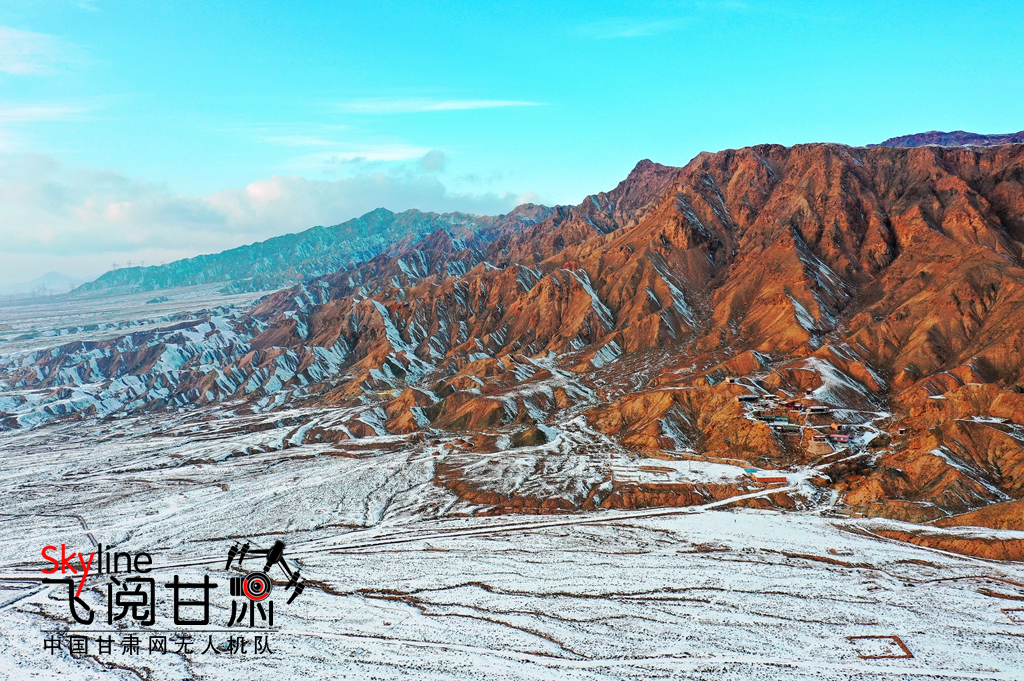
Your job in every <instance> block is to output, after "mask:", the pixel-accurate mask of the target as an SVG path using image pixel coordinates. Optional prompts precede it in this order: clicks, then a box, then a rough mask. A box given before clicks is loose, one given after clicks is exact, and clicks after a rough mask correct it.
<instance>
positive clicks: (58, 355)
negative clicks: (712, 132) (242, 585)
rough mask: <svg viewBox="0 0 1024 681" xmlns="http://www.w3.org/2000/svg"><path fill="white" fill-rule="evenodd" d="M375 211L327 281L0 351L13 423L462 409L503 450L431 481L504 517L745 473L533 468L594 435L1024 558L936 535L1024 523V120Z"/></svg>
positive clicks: (431, 420)
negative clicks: (1018, 130)
mask: <svg viewBox="0 0 1024 681" xmlns="http://www.w3.org/2000/svg"><path fill="white" fill-rule="evenodd" d="M403 216H404V217H403ZM375 219H378V220H380V222H379V224H381V225H391V226H394V225H396V224H398V223H399V221H403V220H404V221H405V222H403V223H402V224H405V225H416V226H415V229H416V230H418V231H417V233H416V235H415V236H413V235H411V234H410V235H409V236H406V237H405V238H403V239H401V240H399V241H397V242H394V243H390V244H388V243H386V241H387V240H386V239H385V238H383V237H381V239H380V241H379V242H377V244H376V245H373V246H366V247H365V248H367V249H368V250H367V251H361V253H365V255H366V256H367V258H366V259H365V261H362V262H356V258H355V257H354V256H351V255H350V256H349V258H350V259H351V260H352V262H351V264H349V265H342V266H341V267H340V269H336V270H334V271H326V270H328V269H330V268H331V267H334V265H333V264H328V263H323V264H317V258H316V256H315V252H316V251H315V249H316V248H318V246H311V247H310V249H311V250H310V251H309V258H308V260H309V265H308V268H309V269H308V270H302V271H301V274H302V277H307V276H308V277H310V278H308V279H306V280H304V281H302V282H301V283H298V284H296V285H295V286H291V287H288V288H284V289H282V290H279V291H277V292H274V293H271V294H269V295H267V296H265V297H263V298H262V299H260V301H258V302H257V303H256V304H255V305H253V306H252V307H251V308H249V309H246V310H242V311H239V312H237V313H235V312H232V313H229V312H226V311H223V310H222V311H211V312H209V313H208V314H205V315H202V316H200V317H198V318H195V319H190V320H186V321H183V322H180V323H177V324H174V325H172V326H168V327H165V328H161V329H157V330H147V331H140V332H137V333H133V334H128V335H124V336H119V337H116V338H111V339H109V340H103V341H94V342H76V343H70V344H66V345H63V346H58V347H57V348H54V349H46V350H38V351H34V352H30V353H25V354H22V355H19V356H17V357H8V358H4V359H3V360H2V363H0V392H2V393H3V397H2V399H0V410H2V413H0V419H2V421H3V424H4V426H5V427H7V428H19V427H30V426H34V425H38V424H41V423H45V422H48V421H51V420H53V419H66V418H114V417H117V416H119V415H124V414H130V413H136V412H142V411H150V412H159V411H161V410H166V409H172V408H174V409H177V408H207V407H212V406H214V405H233V407H232V408H236V409H243V410H254V411H268V410H269V411H273V410H275V409H285V408H293V407H299V406H304V405H305V406H310V405H313V406H317V407H332V408H337V409H339V410H343V411H339V412H338V413H339V414H341V413H344V414H346V416H345V417H344V418H341V417H339V420H338V421H337V422H336V423H333V424H331V425H330V426H326V425H318V426H316V427H312V426H309V425H307V426H303V427H301V428H299V429H298V430H297V431H296V432H297V434H296V436H295V437H296V438H297V439H298V440H299V441H307V442H329V441H336V442H342V441H349V440H354V439H360V438H366V437H375V436H382V435H388V434H391V435H403V434H404V435H408V436H409V437H411V438H430V437H432V435H431V434H432V433H438V432H446V433H458V434H462V435H463V436H464V437H463V438H462V440H460V443H461V444H460V445H459V447H461V448H462V449H464V450H465V452H466V453H467V457H468V454H469V453H470V452H472V453H474V454H475V455H479V454H480V453H484V454H485V455H486V456H487V457H488V458H486V459H484V460H480V459H479V458H466V459H465V462H464V463H463V464H456V463H450V462H449V463H445V464H444V465H443V466H442V465H440V464H439V465H438V469H437V472H436V479H437V482H438V484H440V485H442V486H444V487H445V488H446V489H448V490H449V491H451V492H453V493H455V494H457V495H459V496H460V497H463V498H465V499H471V500H474V501H475V502H477V503H480V504H485V505H488V507H490V508H491V509H492V511H493V512H510V511H515V512H535V513H543V512H559V511H562V512H564V511H568V510H573V509H580V508H595V507H605V508H617V507H641V506H673V505H690V504H694V503H702V502H705V501H707V500H709V499H717V498H723V497H726V496H731V495H734V494H736V493H737V490H738V488H737V485H736V484H735V483H729V484H709V483H690V482H672V483H670V484H669V483H657V484H655V483H651V482H645V481H639V480H634V479H620V478H616V475H615V473H614V470H609V471H607V474H606V475H604V474H602V475H603V478H602V479H601V481H600V482H599V483H595V484H586V485H582V484H581V485H577V486H572V485H569V486H566V485H563V486H561V487H560V488H559V489H558V491H554V492H553V491H551V489H552V488H551V487H550V486H545V485H543V484H540V483H539V482H536V481H537V480H541V481H543V480H549V479H554V478H559V477H561V478H567V477H572V475H573V473H572V471H573V466H577V465H580V462H581V461H584V460H585V458H586V457H585V456H584V454H585V453H586V452H587V451H589V450H590V449H591V448H594V447H606V448H617V449H616V451H621V452H623V453H624V454H623V455H624V456H625V455H630V456H632V455H642V456H645V457H649V458H653V459H664V460H681V459H687V458H689V459H694V460H701V461H705V462H733V464H734V465H735V462H741V463H740V465H743V466H746V467H748V468H749V469H750V470H751V471H752V472H753V474H754V475H755V479H757V477H756V476H757V475H758V474H757V471H765V470H768V471H771V470H776V471H781V473H778V475H780V476H784V475H785V474H786V473H785V472H786V471H789V472H790V474H796V473H795V472H800V473H799V474H800V475H804V476H805V478H806V479H807V480H808V481H809V485H810V486H809V487H808V489H809V490H811V491H808V492H804V493H800V494H796V493H792V492H785V491H780V492H779V493H778V494H777V495H775V496H773V497H768V498H767V499H765V498H760V499H756V500H752V501H751V502H750V503H751V504H753V505H758V504H760V505H765V506H767V507H774V508H783V509H785V508H798V507H808V506H814V505H816V504H817V505H821V504H824V505H825V506H827V508H828V509H830V512H834V513H845V514H863V515H870V516H882V517H886V518H893V519H899V520H905V521H910V522H914V523H920V524H922V525H923V526H925V525H927V526H930V528H929V529H928V531H923V530H922V531H921V532H919V533H918V532H911V533H908V532H907V531H905V530H892V531H891V533H890V534H892V536H894V537H895V538H899V539H904V540H907V541H912V542H915V543H920V544H924V545H929V546H933V547H936V548H942V549H947V550H957V551H962V552H967V553H973V554H974V555H981V556H986V557H996V558H1002V557H1008V556H1009V557H1016V559H1020V557H1021V556H1022V555H1024V546H1015V547H1011V548H1007V545H1006V544H1005V543H1000V542H992V541H988V540H986V539H985V538H984V537H981V538H978V537H967V538H965V537H964V536H962V535H950V534H941V533H936V532H935V531H933V530H934V528H938V527H943V526H958V525H973V526H977V525H981V526H987V527H992V528H1002V529H1017V530H1024V353H1022V350H1024V324H1022V323H1021V320H1022V319H1024V260H1022V249H1024V145H1019V144H1009V145H999V146H985V147H980V146H976V147H963V146H960V147H944V146H934V145H927V146H912V147H910V148H907V146H906V145H897V144H894V145H888V144H886V145H884V146H878V147H873V148H855V147H849V146H844V145H839V144H806V145H797V146H793V147H784V146H779V145H759V146H754V147H748V148H743V149H737V150H726V151H722V152H718V153H701V154H699V155H698V156H697V157H696V158H694V159H693V160H692V161H691V162H690V163H688V164H687V165H686V166H685V167H682V168H675V167H668V166H663V165H659V164H656V163H652V162H650V161H641V162H640V163H639V164H637V166H636V167H635V168H634V170H633V171H632V172H631V173H630V174H629V176H628V177H627V178H626V179H625V180H623V181H622V182H621V183H620V184H619V185H618V186H617V187H615V188H614V189H613V190H611V191H609V192H606V193H599V194H595V195H592V196H589V197H587V198H586V199H585V200H584V201H583V202H582V203H580V204H579V205H577V206H572V207H566V206H560V207H555V208H550V209H548V208H541V207H536V206H528V207H524V208H520V209H517V210H516V211H513V213H510V214H509V215H508V216H500V217H497V218H472V217H470V216H457V215H456V216H451V215H449V216H439V215H432V214H422V213H415V214H413V213H409V214H406V213H403V214H399V215H397V216H396V215H393V214H389V213H386V212H377V218H375ZM361 220H362V218H361ZM353 222H354V221H353ZM345 224H346V225H352V223H345ZM388 228H390V227H386V228H384V229H388ZM317 229H320V230H324V228H317ZM346 229H350V230H353V231H355V230H356V227H355V226H354V225H353V226H350V227H348V228H346ZM325 232H326V230H325V231H323V232H319V233H320V234H324V233H325ZM304 234H306V235H308V234H310V232H306V233H304ZM301 236H302V235H299V237H301ZM299 237H295V239H296V242H295V243H299V242H301V241H303V239H306V237H302V238H299ZM282 238H284V237H282ZM324 239H327V237H324ZM289 247H290V248H297V247H296V246H289ZM250 248H251V247H250ZM353 248H355V247H353ZM238 250H242V249H238ZM374 251H376V252H374ZM253 252H254V251H246V252H245V254H244V255H243V254H239V255H237V258H238V259H239V260H240V261H241V260H243V259H244V260H245V262H248V263H253V262H258V261H259V259H258V258H254V257H250V256H251V254H252V253H253ZM296 252H297V251H296ZM355 252H356V251H351V253H355ZM233 257H236V256H233ZM194 260H195V259H194ZM259 262H262V261H259ZM333 262H335V261H332V263H333ZM168 267H170V266H168ZM318 268H319V269H318ZM258 269H259V268H258V267H255V266H254V267H253V268H252V269H251V271H252V272H253V277H254V278H258V277H259V276H260V274H259V272H258ZM200 270H202V267H201V266H199V265H197V268H196V270H194V272H198V271H200ZM202 271H205V270H202ZM294 271H295V272H296V273H299V272H300V270H299V268H295V270H294ZM183 272H184V270H183ZM124 276H128V275H127V274H126V275H124ZM182 276H186V277H187V276H200V275H195V274H188V275H186V274H183V275H182ZM202 276H206V275H202ZM296 276H297V275H296ZM204 280H206V281H208V279H204ZM125 281H131V280H130V279H129V280H125ZM268 282H269V280H268ZM344 410H347V411H344ZM580 428H585V429H589V430H588V432H593V433H596V434H599V437H600V438H602V440H601V442H597V441H596V440H595V439H594V438H596V437H598V436H593V437H591V441H590V442H587V441H584V440H580V439H579V438H576V439H574V437H575V436H574V435H573V433H577V432H579V429H580ZM524 453H530V455H531V456H533V457H534V458H533V459H531V461H533V462H534V463H532V464H531V467H530V470H528V471H523V470H520V469H518V468H517V466H518V465H520V463H521V461H522V456H523V455H524ZM517 462H520V463H517ZM520 478H521V479H522V480H525V481H527V482H524V483H523V484H521V485H520V486H519V487H517V488H516V490H515V491H514V493H513V492H510V491H507V490H506V488H505V485H506V483H507V481H508V480H510V479H520ZM763 479H764V480H766V481H768V482H765V483H764V484H771V483H770V481H771V479H772V478H771V477H765V478H763ZM530 480H533V481H535V482H536V484H534V483H531V482H529V481H530ZM1022 544H1024V542H1022ZM1007 551H1009V552H1010V553H1009V554H1007V553H1006V552H1007ZM1014 551H1016V552H1017V553H1013V552H1014ZM1004 554H1005V555H1004ZM1018 554H1020V555H1018Z"/></svg>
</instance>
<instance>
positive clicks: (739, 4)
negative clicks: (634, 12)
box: [576, 0, 754, 39]
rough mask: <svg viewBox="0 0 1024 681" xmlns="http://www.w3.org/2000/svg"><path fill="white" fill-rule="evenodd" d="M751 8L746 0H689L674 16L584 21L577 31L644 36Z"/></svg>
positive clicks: (603, 35)
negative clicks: (585, 22)
mask: <svg viewBox="0 0 1024 681" xmlns="http://www.w3.org/2000/svg"><path fill="white" fill-rule="evenodd" d="M752 9H754V7H753V5H751V4H750V3H749V2H747V1H746V0H692V1H690V2H686V3H684V4H683V5H682V6H680V7H679V8H678V13H674V14H675V15H674V16H662V17H656V16H646V17H608V18H605V19H600V20H598V21H592V22H590V23H587V24H583V25H582V26H580V27H579V28H578V29H577V31H576V32H577V33H578V34H579V35H582V36H585V37H587V38H592V39H611V38H646V37H649V36H655V35H660V34H662V33H668V32H670V31H678V30H680V29H684V28H687V27H689V26H693V25H695V24H697V23H699V22H700V21H701V20H702V19H706V18H707V17H709V16H713V15H721V14H727V13H743V12H748V11H750V10H752Z"/></svg>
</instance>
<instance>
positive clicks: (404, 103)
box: [338, 98, 545, 114]
mask: <svg viewBox="0 0 1024 681" xmlns="http://www.w3.org/2000/svg"><path fill="white" fill-rule="evenodd" d="M509 106H545V103H544V102H524V101H518V100H510V99H445V100H436V99H420V98H408V99H355V100H351V101H348V102H341V103H339V104H338V108H339V109H340V110H341V111H344V112H346V113H355V114H400V113H422V112H427V111H467V110H470V109H498V108H504V107H509Z"/></svg>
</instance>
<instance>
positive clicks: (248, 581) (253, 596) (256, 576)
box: [242, 572, 274, 601]
mask: <svg viewBox="0 0 1024 681" xmlns="http://www.w3.org/2000/svg"><path fill="white" fill-rule="evenodd" d="M273 588H274V585H273V584H272V583H271V581H270V577H269V576H268V575H267V573H265V572H250V573H249V574H247V575H246V576H245V579H243V580H242V593H244V594H245V596H246V598H248V599H249V600H253V601H262V600H263V599H264V598H266V597H267V596H269V595H270V592H271V590H272V589H273Z"/></svg>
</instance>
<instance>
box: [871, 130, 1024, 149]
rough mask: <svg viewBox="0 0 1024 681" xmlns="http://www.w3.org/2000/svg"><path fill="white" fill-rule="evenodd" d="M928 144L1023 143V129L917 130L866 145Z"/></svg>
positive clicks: (986, 145) (920, 145) (986, 144)
mask: <svg viewBox="0 0 1024 681" xmlns="http://www.w3.org/2000/svg"><path fill="white" fill-rule="evenodd" d="M929 144H936V145H938V146H940V147H962V146H967V145H974V146H979V147H992V146H996V145H998V144H1024V130H1021V131H1020V132H1010V133H1005V134H1002V135H982V134H980V133H977V132H966V131H964V130H954V131H952V132H941V131H939V130H930V131H928V132H918V133H914V134H913V135H902V136H900V137H890V138H889V139H887V140H885V141H884V142H882V143H881V144H869V145H867V146H868V147H904V148H907V147H923V146H926V145H929Z"/></svg>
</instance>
